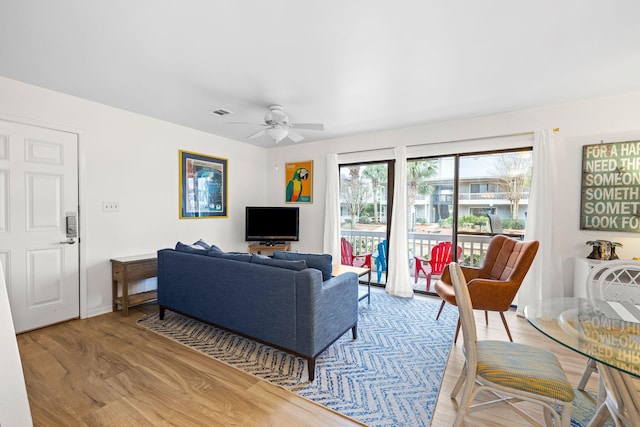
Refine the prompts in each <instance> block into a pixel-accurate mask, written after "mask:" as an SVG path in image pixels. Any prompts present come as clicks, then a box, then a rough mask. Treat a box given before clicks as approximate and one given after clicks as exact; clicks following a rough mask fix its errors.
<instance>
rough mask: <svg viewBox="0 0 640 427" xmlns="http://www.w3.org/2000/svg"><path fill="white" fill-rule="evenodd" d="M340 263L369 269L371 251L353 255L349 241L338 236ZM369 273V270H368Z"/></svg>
mask: <svg viewBox="0 0 640 427" xmlns="http://www.w3.org/2000/svg"><path fill="white" fill-rule="evenodd" d="M340 249H341V253H340V264H343V265H351V266H353V267H360V268H365V267H366V268H368V269H369V270H371V253H366V254H360V255H354V254H353V247H352V246H351V243H349V241H348V240H347V239H345V238H344V237H342V238H340ZM369 274H371V272H369Z"/></svg>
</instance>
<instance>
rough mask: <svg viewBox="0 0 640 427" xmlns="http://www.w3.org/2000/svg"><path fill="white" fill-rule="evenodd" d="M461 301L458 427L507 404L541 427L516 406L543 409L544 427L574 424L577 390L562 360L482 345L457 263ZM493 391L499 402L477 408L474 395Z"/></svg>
mask: <svg viewBox="0 0 640 427" xmlns="http://www.w3.org/2000/svg"><path fill="white" fill-rule="evenodd" d="M448 271H449V275H450V277H451V281H452V282H453V289H454V293H455V296H456V300H457V303H458V304H457V305H458V312H459V316H460V317H459V319H460V324H461V325H462V336H463V339H464V355H465V365H464V367H463V369H462V373H461V375H460V378H459V379H458V381H457V382H456V385H455V386H454V388H453V390H452V391H451V398H452V399H454V400H455V399H456V396H457V395H458V394H459V393H460V390H462V396H461V397H460V400H459V402H458V414H457V415H456V419H455V421H454V424H453V425H454V427H457V426H460V425H462V422H463V420H464V418H465V416H466V415H467V414H469V413H471V412H474V411H479V410H484V409H488V408H491V407H495V406H502V405H506V406H507V407H509V408H510V409H512V410H514V411H515V412H516V413H518V414H519V415H521V416H522V417H524V418H525V419H527V420H528V421H530V422H532V423H533V424H537V425H541V424H540V423H538V422H537V421H536V420H535V419H534V418H533V417H532V416H531V415H530V414H528V413H527V412H525V410H524V409H523V408H521V407H518V406H516V404H517V403H518V402H522V401H524V402H532V403H536V404H539V405H541V406H542V408H543V412H544V418H545V423H546V425H551V420H553V421H554V423H555V425H556V426H562V427H569V426H570V425H571V409H572V404H573V400H574V391H573V386H572V385H571V384H570V383H569V381H568V380H567V377H566V375H565V373H564V370H563V369H562V365H561V364H560V362H559V361H558V358H557V357H556V356H555V355H554V354H553V353H551V352H550V351H547V350H544V349H541V348H538V347H533V346H529V345H525V344H519V343H514V342H508V341H494V340H480V341H479V340H478V337H477V333H476V322H475V318H474V316H473V308H474V307H473V305H472V300H471V295H470V293H469V286H468V285H467V281H466V280H465V277H464V275H463V273H462V269H461V268H460V266H459V265H458V264H457V263H455V262H454V263H451V264H450V265H449V268H448ZM482 391H487V392H491V393H493V394H494V396H495V399H494V400H491V401H482V402H480V403H477V404H474V403H473V401H474V399H475V397H476V395H477V394H478V393H480V392H482Z"/></svg>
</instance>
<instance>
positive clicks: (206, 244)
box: [193, 239, 211, 250]
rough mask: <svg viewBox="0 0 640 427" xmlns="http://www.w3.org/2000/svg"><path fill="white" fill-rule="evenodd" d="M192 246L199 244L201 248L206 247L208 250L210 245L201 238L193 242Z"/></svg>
mask: <svg viewBox="0 0 640 427" xmlns="http://www.w3.org/2000/svg"><path fill="white" fill-rule="evenodd" d="M193 246H200V247H201V248H202V249H206V250H209V249H210V248H211V246H210V245H209V244H208V243H207V242H205V241H204V240H202V239H200V240H198V241H197V242H195V243H194V244H193Z"/></svg>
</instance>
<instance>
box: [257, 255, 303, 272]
mask: <svg viewBox="0 0 640 427" xmlns="http://www.w3.org/2000/svg"><path fill="white" fill-rule="evenodd" d="M251 262H252V263H255V264H262V265H270V266H272V267H280V268H286V269H288V270H295V271H300V270H304V269H305V268H307V262H306V261H305V260H303V259H300V260H296V261H288V260H286V259H273V258H269V257H268V256H262V255H258V254H253V255H252V256H251Z"/></svg>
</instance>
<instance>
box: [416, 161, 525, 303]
mask: <svg viewBox="0 0 640 427" xmlns="http://www.w3.org/2000/svg"><path fill="white" fill-rule="evenodd" d="M531 154H532V152H531V149H530V148H522V149H516V150H509V151H499V152H496V151H493V152H486V153H471V154H456V155H452V156H443V157H433V158H422V159H412V160H410V161H408V162H407V181H408V182H407V184H408V188H407V194H408V203H409V206H408V208H409V209H408V212H409V215H410V218H408V220H409V246H410V247H409V251H410V257H411V258H412V259H411V261H412V262H411V269H412V274H413V275H414V282H415V284H414V289H415V290H418V291H427V288H428V286H427V284H428V282H429V278H430V281H431V282H433V281H434V280H437V279H438V278H439V275H440V272H441V271H440V268H439V267H437V263H436V262H435V261H437V259H434V256H435V255H436V254H437V253H441V251H440V250H436V251H435V253H434V247H436V246H437V245H438V244H440V243H443V242H450V243H451V245H452V246H451V247H458V248H459V257H458V262H460V263H461V264H463V265H473V266H479V265H480V264H481V263H482V261H483V260H484V255H485V252H486V248H487V246H488V243H489V240H490V239H491V237H492V236H494V235H496V234H505V235H508V236H510V237H513V238H516V239H522V238H523V237H524V231H525V227H526V217H527V206H528V203H529V189H530V184H531V165H532V156H531ZM412 170H413V171H414V173H412V172H411V171H412ZM451 253H452V254H453V253H454V252H453V250H451ZM429 291H431V292H432V291H433V287H432V286H431V287H429Z"/></svg>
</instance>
